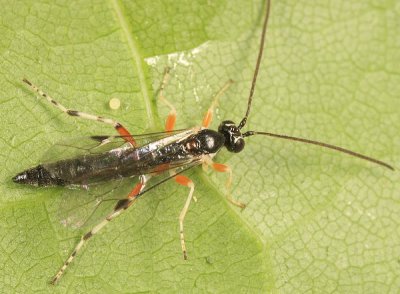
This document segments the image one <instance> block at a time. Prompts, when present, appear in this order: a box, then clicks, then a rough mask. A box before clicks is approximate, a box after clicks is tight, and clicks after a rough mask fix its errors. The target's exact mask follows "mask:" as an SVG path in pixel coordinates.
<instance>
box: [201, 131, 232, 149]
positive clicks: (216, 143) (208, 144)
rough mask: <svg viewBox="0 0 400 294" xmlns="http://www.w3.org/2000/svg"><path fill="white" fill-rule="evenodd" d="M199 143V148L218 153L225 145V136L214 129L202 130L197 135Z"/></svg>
mask: <svg viewBox="0 0 400 294" xmlns="http://www.w3.org/2000/svg"><path fill="white" fill-rule="evenodd" d="M196 138H197V142H198V143H199V149H201V150H202V152H205V153H216V152H217V151H218V150H219V149H220V148H221V147H222V146H224V141H225V139H224V136H222V135H221V134H220V133H219V132H216V131H213V130H208V129H205V130H201V131H200V132H199V133H198V135H197V136H196Z"/></svg>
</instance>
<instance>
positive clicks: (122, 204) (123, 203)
mask: <svg viewBox="0 0 400 294" xmlns="http://www.w3.org/2000/svg"><path fill="white" fill-rule="evenodd" d="M147 181H148V178H146V177H145V176H141V177H140V182H139V183H138V184H137V185H136V186H135V187H134V188H133V189H132V191H131V192H130V193H129V194H128V196H127V198H125V199H122V200H119V201H118V202H117V204H116V205H115V207H114V210H113V212H112V213H110V214H109V215H108V216H107V217H106V218H105V219H104V220H102V221H101V222H100V223H98V224H97V225H95V226H94V227H93V228H92V229H91V230H90V231H89V232H87V233H86V234H84V235H83V236H82V237H81V240H80V241H79V243H78V244H77V245H76V246H75V248H74V250H73V251H72V253H71V255H70V256H69V257H68V258H67V260H66V261H65V262H64V264H63V266H62V267H61V268H60V270H59V271H58V272H57V274H56V275H55V276H54V277H53V279H52V280H51V284H53V285H55V284H57V282H58V281H59V280H60V279H61V277H62V275H63V274H64V272H65V270H66V269H67V268H68V266H69V265H70V264H71V262H72V261H73V260H74V258H75V256H76V255H77V254H78V253H79V251H80V250H81V249H82V247H83V246H84V245H85V244H86V242H87V241H89V239H90V238H92V237H93V236H94V235H95V234H97V233H98V232H99V231H100V230H101V229H102V228H104V227H105V226H106V225H107V224H108V223H109V222H110V221H111V220H113V219H114V218H116V217H117V216H119V215H120V214H122V213H123V212H124V211H125V210H126V209H127V208H128V207H129V206H131V205H132V204H133V202H134V200H135V198H136V196H137V195H138V194H139V193H140V192H141V191H143V189H144V188H145V186H146V182H147Z"/></svg>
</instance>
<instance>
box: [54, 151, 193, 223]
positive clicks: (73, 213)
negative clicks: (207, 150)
mask: <svg viewBox="0 0 400 294" xmlns="http://www.w3.org/2000/svg"><path fill="white" fill-rule="evenodd" d="M200 163H201V159H200V158H199V157H195V158H193V159H192V160H191V161H190V162H186V163H185V164H182V165H176V166H174V167H173V169H172V167H170V168H165V169H164V170H162V171H159V172H157V173H154V174H152V175H148V177H149V180H148V182H147V184H146V187H145V189H144V190H143V191H142V192H141V194H140V196H143V195H144V194H146V193H147V192H148V191H150V190H152V189H154V188H156V187H157V186H159V185H160V184H162V183H164V182H166V181H168V180H170V179H172V178H173V177H174V176H175V175H177V174H180V173H182V172H184V171H186V170H188V169H190V168H192V167H194V166H196V165H199V164H200ZM138 182H139V178H138V177H131V178H121V179H118V180H114V181H109V182H105V183H101V184H96V185H91V186H88V187H85V188H83V187H71V188H66V189H65V191H64V193H63V195H62V196H61V197H59V198H58V199H57V200H56V201H54V202H53V203H52V204H51V207H49V211H50V212H51V213H52V215H56V218H57V220H58V221H59V223H60V224H61V225H62V226H64V227H69V228H72V229H76V228H82V227H85V228H86V227H90V226H93V225H94V224H96V223H98V222H99V221H100V220H102V219H104V218H105V217H106V216H107V215H108V214H109V213H110V212H112V211H113V209H114V207H115V205H116V204H117V202H118V200H120V199H124V198H126V197H127V196H128V194H129V192H130V191H131V190H132V189H133V188H134V187H135V185H136V184H137V183H138Z"/></svg>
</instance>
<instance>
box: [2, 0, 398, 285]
mask: <svg viewBox="0 0 400 294" xmlns="http://www.w3.org/2000/svg"><path fill="white" fill-rule="evenodd" d="M261 2H262V1H256V0H253V1H206V0H203V1H185V0H179V1H176V0H175V1H161V0H156V1H117V0H112V1H109V2H101V3H100V2H98V1H93V2H90V1H68V2H66V1H57V2H54V1H34V2H32V1H14V2H12V3H8V2H7V3H3V5H2V13H1V15H2V16H1V20H2V21H1V23H0V35H1V36H2V38H1V39H0V75H1V76H2V79H0V83H1V87H0V122H1V124H2V128H1V130H0V131H1V136H0V148H1V150H2V151H1V153H0V160H1V162H2V167H3V168H2V169H1V171H0V184H1V185H0V191H1V195H2V197H0V211H1V215H2V218H1V220H0V236H2V237H1V241H0V265H1V266H0V268H1V271H0V272H1V273H0V277H1V279H0V281H1V283H0V292H32V291H41V292H53V291H56V292H60V293H61V292H86V293H91V292H112V293H115V292H129V293H134V292H164V293H168V292H182V293H186V292H202V293H203V292H213V293H215V292H220V293H222V292H232V293H237V292H250V293H260V292H279V293H303V292H311V291H313V292H341V293H378V292H379V293H385V292H392V293H395V292H396V289H398V288H399V287H400V280H399V278H398V276H399V275H398V271H399V268H400V265H399V251H400V245H399V244H400V232H399V224H400V216H399V215H400V214H399V211H400V203H399V191H400V189H399V188H400V185H399V175H398V171H395V172H390V171H388V170H385V169H383V168H381V167H378V166H375V165H372V164H369V163H366V162H363V161H360V160H358V159H355V158H351V157H349V156H346V155H342V154H337V153H334V152H332V151H329V150H321V149H320V148H318V147H313V146H304V145H301V144H298V143H291V142H282V141H279V140H276V139H270V138H263V137H252V138H249V139H248V140H247V142H246V148H245V149H244V151H243V152H242V153H240V154H237V155H232V154H228V153H227V151H222V152H221V154H219V155H218V157H217V158H216V160H217V161H218V162H222V163H227V164H229V165H230V166H231V167H232V169H233V171H234V184H233V187H232V194H233V197H235V198H237V199H239V200H240V201H242V202H245V203H246V204H247V208H246V209H245V210H243V211H240V210H239V209H237V208H236V207H232V206H231V205H230V204H228V203H227V202H226V201H225V199H224V195H226V189H225V185H224V183H225V180H226V175H223V174H214V173H210V172H207V173H203V172H202V171H201V169H199V170H196V171H192V172H191V173H189V176H190V177H191V178H192V179H193V181H194V182H195V183H196V191H195V193H196V194H195V195H196V197H197V198H198V202H197V203H192V204H191V208H190V210H189V212H188V214H187V217H186V219H185V234H186V241H187V247H188V254H189V260H188V261H184V260H183V259H182V255H181V250H180V244H179V234H178V233H179V226H178V216H179V212H180V210H181V209H182V207H183V204H184V201H185V199H186V196H187V193H188V191H187V189H185V188H184V187H178V186H177V185H176V184H174V183H173V182H170V183H167V184H165V185H162V186H161V187H159V188H157V189H155V190H153V191H152V192H151V193H148V195H146V196H147V197H143V198H142V199H141V200H140V201H138V202H137V203H136V205H135V206H133V207H132V208H130V209H129V210H128V211H127V212H126V213H125V214H123V215H122V216H121V217H119V218H117V219H116V220H115V221H114V222H111V223H110V224H109V225H108V226H107V227H106V228H105V229H104V230H103V231H102V232H101V233H99V234H98V235H96V237H95V238H93V239H92V240H91V241H90V242H89V243H88V246H86V247H85V248H84V249H83V250H82V252H81V254H79V255H78V256H77V258H76V260H75V261H74V263H73V264H72V265H71V266H70V268H69V269H68V271H67V272H66V275H65V276H64V278H63V279H62V280H61V283H60V284H59V285H58V286H57V287H55V288H54V287H51V286H50V285H48V284H47V282H48V281H49V279H50V278H51V277H52V275H54V273H55V272H56V270H57V269H58V268H59V267H60V266H61V265H62V263H63V261H64V260H65V258H66V257H67V256H68V255H69V254H70V252H71V250H72V249H73V247H74V246H75V244H76V243H77V241H78V240H79V238H80V236H81V234H82V233H84V232H82V231H76V230H69V229H67V228H64V227H63V226H62V225H61V224H60V223H59V222H58V220H57V217H56V215H55V214H54V213H52V211H51V210H50V209H49V207H51V206H52V204H54V203H55V202H57V199H58V198H59V197H61V196H62V194H63V192H62V189H59V188H49V189H35V188H31V187H23V186H20V185H16V184H14V183H12V181H11V177H12V176H14V175H15V174H16V173H17V172H20V171H21V170H23V169H26V168H28V167H31V166H34V165H36V164H38V163H40V159H41V158H42V156H43V154H44V153H45V152H46V150H47V149H48V148H50V146H51V145H52V144H54V142H57V141H60V140H63V139H65V138H68V137H81V136H86V135H94V134H95V135H102V134H109V133H112V132H113V129H112V128H111V127H109V126H107V125H101V124H98V123H95V122H90V121H83V120H79V119H75V118H70V117H66V116H65V115H64V114H62V113H60V112H59V111H58V110H57V109H55V108H54V107H52V106H51V105H50V104H48V103H47V102H45V101H42V100H39V99H36V98H35V95H34V94H33V93H31V92H30V91H29V89H26V87H25V86H24V85H23V84H22V82H20V81H21V79H22V78H23V77H26V78H29V79H30V80H32V81H33V82H34V83H35V84H37V85H40V87H41V88H42V89H43V90H45V91H46V92H47V93H48V94H50V95H51V96H53V98H55V99H56V100H57V101H59V102H60V103H62V104H64V105H65V106H67V107H71V108H73V109H77V110H82V111H85V112H88V113H93V114H98V115H101V116H105V117H112V118H114V119H118V120H119V121H120V122H122V123H123V124H124V125H125V126H127V127H128V128H129V130H130V131H131V132H132V133H143V132H153V131H157V130H160V129H162V126H163V124H164V118H165V117H166V115H167V113H168V109H166V107H165V106H164V105H162V104H161V103H159V101H158V100H157V89H158V88H159V85H160V82H161V80H162V75H163V70H164V68H165V67H166V66H170V67H171V68H172V71H171V78H170V81H169V83H168V85H167V88H166V96H167V98H168V99H169V100H170V101H171V102H172V103H173V104H174V105H175V107H176V108H177V111H178V121H177V128H185V127H190V126H193V125H197V124H199V123H200V122H201V119H202V116H203V114H204V112H205V111H206V110H207V108H208V107H209V105H210V103H211V101H212V96H213V95H214V93H216V92H217V91H218V90H219V89H220V88H221V87H222V86H223V84H224V83H225V82H226V81H227V80H228V79H233V80H234V81H235V83H234V84H233V85H232V86H231V88H230V89H229V90H228V91H227V92H226V93H225V94H224V96H223V97H221V99H220V103H219V107H218V109H217V112H216V117H215V120H214V122H213V125H212V127H213V128H216V127H217V126H218V123H219V122H220V121H222V120H225V119H230V120H234V121H236V122H239V121H240V119H241V118H242V116H243V114H244V112H245V107H246V98H247V95H248V90H249V86H250V82H251V77H252V71H253V67H254V63H255V59H256V55H257V48H258V42H259V41H258V39H259V34H260V31H261V19H262V17H263V16H262V7H263V6H262V5H263V4H262V3H261ZM399 14H400V6H399V4H398V3H397V2H396V1H390V0H388V1H373V0H371V1H357V0H352V1H334V2H333V1H331V2H327V1H323V0H320V1H313V2H311V1H297V2H296V3H294V2H293V1H273V3H272V11H271V18H270V26H269V29H268V33H267V44H266V50H265V55H264V59H263V62H262V68H261V72H260V75H259V82H258V84H257V88H256V94H255V99H254V105H253V109H252V112H251V115H250V119H249V123H248V125H247V128H248V129H251V130H260V131H271V132H277V133H283V134H287V135H294V136H300V137H305V138H310V139H316V140H320V141H323V142H327V143H331V144H335V145H339V146H343V147H346V148H349V149H352V150H354V151H357V152H361V153H364V154H367V155H370V156H373V157H376V158H379V159H381V160H384V161H387V162H389V163H391V164H393V165H394V166H395V168H396V169H397V170H398V169H399V168H400V166H399V161H400V153H399V150H400V137H399V125H400V111H399V109H400V99H399V97H398V96H399V94H398V93H400V78H399V77H400V75H399V67H398V64H400V54H399V52H400V43H399V35H400V34H399V28H400V24H399V19H400V15H399ZM111 97H118V98H119V99H120V100H121V102H122V105H121V108H120V109H119V110H117V111H112V110H110V109H109V107H108V106H107V104H108V101H109V99H111Z"/></svg>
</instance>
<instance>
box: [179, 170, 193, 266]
mask: <svg viewBox="0 0 400 294" xmlns="http://www.w3.org/2000/svg"><path fill="white" fill-rule="evenodd" d="M175 181H176V182H177V183H178V184H180V185H182V186H186V187H188V188H189V189H190V191H189V195H188V197H187V198H186V202H185V205H184V206H183V208H182V210H181V213H180V215H179V235H180V240H181V247H182V253H183V259H187V250H186V245H185V236H184V234H183V221H184V219H185V216H186V213H187V211H188V209H189V205H190V202H191V201H192V198H193V192H194V183H193V182H192V180H190V179H189V178H188V177H186V176H182V175H177V176H176V177H175Z"/></svg>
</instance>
